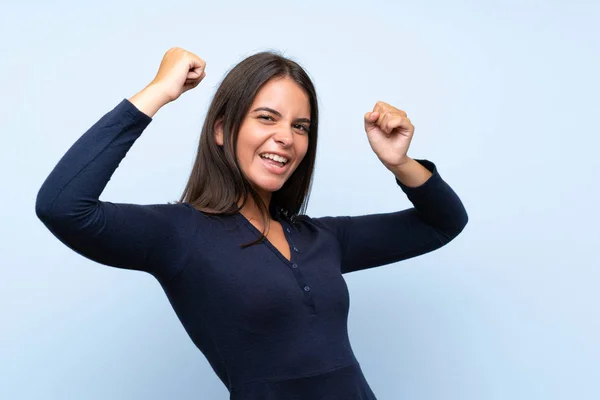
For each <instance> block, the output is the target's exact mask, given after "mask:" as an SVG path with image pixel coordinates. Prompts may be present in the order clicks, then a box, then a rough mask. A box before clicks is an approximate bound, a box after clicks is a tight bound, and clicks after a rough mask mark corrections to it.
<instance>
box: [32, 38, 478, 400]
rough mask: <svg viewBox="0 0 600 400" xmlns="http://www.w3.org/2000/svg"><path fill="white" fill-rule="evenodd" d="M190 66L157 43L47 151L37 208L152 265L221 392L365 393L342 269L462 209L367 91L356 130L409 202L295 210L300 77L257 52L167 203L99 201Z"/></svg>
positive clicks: (425, 246)
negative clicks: (371, 209) (55, 149)
mask: <svg viewBox="0 0 600 400" xmlns="http://www.w3.org/2000/svg"><path fill="white" fill-rule="evenodd" d="M205 66H206V64H205V62H204V61H203V60H202V59H200V58H199V57H198V56H196V55H195V54H193V53H190V52H188V51H186V50H184V49H181V48H173V49H170V50H169V51H167V52H166V54H165V55H164V58H163V60H162V62H161V64H160V67H159V70H158V73H157V75H156V77H155V78H154V79H153V81H152V82H151V83H150V84H149V85H148V86H146V87H145V88H144V89H143V90H142V91H140V92H139V93H137V94H136V95H134V96H133V97H131V98H129V99H123V100H122V101H121V102H120V103H119V104H118V105H117V106H116V107H115V108H114V109H113V110H111V111H110V112H108V113H107V114H105V115H104V116H103V117H102V118H101V119H100V120H99V121H97V122H96V123H95V124H94V125H93V126H92V127H91V128H90V129H89V130H88V131H87V132H85V133H84V134H83V136H81V137H80V138H79V140H77V141H76V142H75V144H73V146H72V147H71V148H70V149H69V150H68V151H67V153H66V154H65V155H64V156H63V157H62V159H61V160H60V161H59V163H58V164H57V165H56V167H55V168H54V170H53V171H52V172H51V173H50V175H49V176H48V178H47V179H46V181H45V182H44V184H43V185H42V187H41V189H40V191H39V193H38V197H37V202H36V213H37V215H38V217H39V218H40V219H41V220H42V221H43V223H44V224H45V225H46V226H47V227H48V229H49V230H50V231H51V232H52V233H53V234H54V235H55V236H56V237H57V238H58V239H59V240H60V241H62V242H63V243H64V244H65V245H67V246H69V247H70V248H71V249H72V250H74V251H76V252H78V253H79V254H81V255H83V256H85V257H87V258H89V259H91V260H94V261H96V262H98V263H102V264H105V265H109V266H113V267H118V268H127V269H135V270H140V271H145V272H148V273H150V274H152V275H153V276H154V277H156V279H157V280H158V282H159V283H160V284H161V286H162V288H163V289H164V291H165V293H166V294H167V297H168V299H169V301H170V302H171V304H172V306H173V308H174V310H175V312H176V313H177V315H178V317H179V319H180V320H181V322H182V324H183V326H184V327H185V329H186V331H187V332H188V334H189V335H190V337H191V339H192V340H193V341H194V343H195V344H196V346H197V347H198V348H199V349H200V350H201V351H202V353H203V354H204V355H205V357H206V358H207V360H208V361H209V363H210V365H211V366H212V368H213V369H214V371H215V372H216V374H217V375H218V377H219V378H220V379H221V381H222V382H223V383H224V384H225V385H226V386H227V389H228V390H229V392H230V394H231V397H230V398H231V399H243V400H250V399H257V400H258V399H261V400H265V399H278V400H279V399H307V400H309V399H310V400H318V399H330V400H331V399H340V400H341V399H344V400H346V399H348V400H349V399H375V395H374V394H373V392H372V390H371V389H370V387H369V385H368V384H367V382H366V380H365V378H364V376H363V373H362V371H361V368H360V366H359V363H358V361H357V360H356V358H355V356H354V354H353V351H352V348H351V345H350V343H349V340H348V332H347V317H348V307H349V297H348V290H347V287H346V284H345V281H344V278H343V277H342V274H344V273H349V272H352V271H358V270H364V269H367V268H373V267H376V266H381V265H386V264H390V263H395V262H398V261H401V260H404V259H407V258H410V257H415V256H418V255H421V254H424V253H427V252H430V251H432V250H435V249H437V248H440V247H442V246H444V245H445V244H446V243H448V242H450V241H451V240H452V239H453V238H454V237H456V236H457V235H458V234H459V233H460V232H461V231H462V230H463V228H464V226H465V224H466V223H467V214H466V211H465V209H464V207H463V205H462V203H461V201H460V199H459V198H458V196H457V195H456V194H455V192H454V191H453V190H452V189H451V188H450V186H448V184H447V183H446V182H445V181H444V180H442V178H441V177H440V175H439V173H438V171H437V168H436V166H435V165H434V164H433V163H432V162H431V161H428V160H415V159H412V158H410V157H409V156H408V155H407V151H408V148H409V144H410V141H411V138H412V136H413V132H414V127H413V125H412V123H411V121H410V120H409V119H408V117H407V115H406V113H405V112H403V111H402V110H399V109H397V108H395V107H393V106H391V105H389V104H386V103H383V102H378V103H377V104H375V106H374V108H373V111H371V112H367V113H366V114H365V115H364V128H365V131H366V134H367V136H368V140H369V143H370V145H371V148H372V150H373V151H374V152H375V153H376V154H377V156H378V158H379V159H380V160H381V162H382V163H383V165H384V166H385V167H386V168H387V169H388V170H389V171H390V172H392V174H393V176H394V178H395V184H397V185H398V187H399V188H400V189H401V190H402V191H403V192H404V193H405V194H406V195H407V196H408V198H409V200H410V201H411V202H412V204H413V205H414V207H413V208H410V209H405V210H400V211H397V212H392V213H381V214H373V215H362V216H336V217H322V218H311V217H309V216H307V215H304V210H305V209H306V204H307V201H308V196H309V192H310V186H311V182H312V173H313V167H314V163H315V155H316V149H317V132H318V108H317V97H316V94H315V89H314V87H313V84H312V82H311V80H310V79H309V77H308V75H307V74H306V72H305V71H304V70H303V69H302V68H301V67H300V66H299V65H298V64H297V63H295V62H293V61H291V60H289V59H287V58H284V57H282V56H280V55H277V54H274V53H270V52H262V53H258V54H255V55H252V56H250V57H248V58H246V59H245V60H243V61H242V62H240V63H239V64H238V65H237V66H235V67H234V68H233V69H232V70H231V71H230V72H229V73H228V74H227V75H226V76H225V78H224V79H223V81H222V83H221V84H220V86H219V88H218V90H217V92H216V93H215V96H214V98H213V100H212V102H211V104H210V107H209V110H208V114H207V117H206V120H205V122H204V126H203V128H202V133H201V137H200V144H199V148H198V153H197V158H196V161H195V164H194V167H193V170H192V172H191V176H190V178H189V181H188V183H187V186H186V187H185V191H184V193H183V195H182V197H181V199H180V200H179V201H177V202H176V203H174V204H152V205H137V204H124V203H112V202H108V201H101V200H99V196H100V194H101V193H102V191H103V190H104V188H105V186H106V184H107V183H108V181H109V180H110V178H111V176H112V174H113V173H114V171H115V170H116V168H117V167H118V166H119V163H120V162H121V160H122V159H123V158H124V157H125V155H126V154H127V152H128V150H129V149H130V148H131V146H132V145H133V143H134V142H135V141H136V140H137V139H138V138H139V137H140V135H141V134H142V132H143V131H144V129H145V128H146V127H147V126H148V124H149V123H150V122H151V121H152V117H153V116H154V114H155V113H156V112H157V111H158V110H159V109H160V108H161V107H162V106H164V105H165V104H167V103H169V102H172V101H174V100H176V99H177V98H178V97H179V96H180V95H181V94H182V93H184V92H185V91H187V90H190V89H192V88H194V87H196V86H197V85H198V84H199V83H200V81H202V79H203V78H204V77H205V75H206V72H205Z"/></svg>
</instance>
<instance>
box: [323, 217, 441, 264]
mask: <svg viewBox="0 0 600 400" xmlns="http://www.w3.org/2000/svg"><path fill="white" fill-rule="evenodd" d="M314 220H316V221H317V222H320V223H321V224H322V225H323V226H324V227H326V228H327V229H328V230H330V231H331V232H332V233H333V234H334V235H335V236H336V237H337V239H338V241H339V243H340V248H341V252H342V273H347V272H352V271H357V270H361V269H367V268H372V267H376V266H381V265H386V264H390V263H394V262H398V261H402V260H405V259H408V258H411V257H415V256H418V255H421V254H425V253H427V252H430V251H432V250H435V249H437V248H440V247H442V246H443V245H444V244H446V243H448V242H449V241H450V240H451V238H450V237H448V236H447V235H446V234H444V233H442V232H441V231H438V230H437V229H435V228H434V227H433V226H431V225H429V224H427V223H426V222H425V221H424V220H423V219H422V218H421V217H420V216H419V215H418V212H417V210H416V209H415V208H409V209H406V210H402V211H397V212H392V213H382V214H370V215H361V216H340V217H321V218H314Z"/></svg>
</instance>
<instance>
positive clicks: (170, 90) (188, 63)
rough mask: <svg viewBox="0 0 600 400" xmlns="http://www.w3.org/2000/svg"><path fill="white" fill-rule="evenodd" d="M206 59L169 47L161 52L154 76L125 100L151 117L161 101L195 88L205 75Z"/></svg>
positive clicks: (162, 103)
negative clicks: (160, 58) (162, 53)
mask: <svg viewBox="0 0 600 400" xmlns="http://www.w3.org/2000/svg"><path fill="white" fill-rule="evenodd" d="M205 69H206V62H204V60H202V59H201V58H200V57H198V56H197V55H195V54H194V53H190V52H189V51H186V50H184V49H182V48H179V47H173V48H171V49H169V50H167V52H166V53H165V55H164V57H163V59H162V61H161V63H160V67H159V68H158V72H157V73H156V77H154V79H153V80H152V82H150V83H149V84H148V85H147V86H146V87H145V88H144V89H142V90H141V91H140V92H139V93H137V94H136V95H135V96H132V97H131V98H129V101H130V102H131V103H132V104H133V105H134V106H136V107H137V108H138V109H139V110H140V111H142V112H143V113H145V114H146V115H148V116H149V117H153V116H154V114H156V112H157V111H158V110H159V109H160V108H161V107H162V106H164V105H165V104H167V103H170V102H172V101H173V100H176V99H177V98H179V96H181V94H182V93H184V92H187V91H188V90H190V89H193V88H195V87H196V86H198V84H199V83H200V82H201V81H202V79H204V77H205V76H206V72H205Z"/></svg>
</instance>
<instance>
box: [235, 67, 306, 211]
mask: <svg viewBox="0 0 600 400" xmlns="http://www.w3.org/2000/svg"><path fill="white" fill-rule="evenodd" d="M309 128H310V103H309V99H308V95H307V94H306V93H305V92H304V90H303V89H302V88H301V87H300V86H299V85H298V84H297V83H295V82H294V81H293V80H292V79H291V78H288V77H286V78H277V79H273V80H270V81H269V82H267V83H266V84H265V85H264V86H263V87H262V88H261V89H260V91H259V92H258V94H257V95H256V97H255V99H254V102H253V103H252V105H251V106H250V110H249V112H248V114H246V116H245V117H244V120H243V121H242V124H241V126H240V131H239V135H238V142H237V158H238V162H239V164H240V166H241V168H242V171H243V173H244V174H245V175H246V177H247V178H248V180H250V181H251V182H252V183H253V184H254V185H255V186H256V187H257V189H258V192H259V193H260V194H261V196H263V198H264V199H265V200H267V199H269V200H270V196H271V193H272V192H274V191H277V190H279V189H280V188H281V187H282V186H283V184H284V183H285V181H286V180H287V179H288V178H289V177H290V175H292V173H293V172H294V171H295V170H296V168H297V167H298V165H299V164H300V162H301V161H302V159H303V158H304V155H305V154H306V151H307V149H308V138H309V135H308V130H309ZM267 157H271V158H275V160H272V159H269V158H267ZM279 157H283V158H285V159H286V160H285V161H284V163H282V162H281V161H283V160H282V159H281V158H279Z"/></svg>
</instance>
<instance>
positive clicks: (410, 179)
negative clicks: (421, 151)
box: [390, 158, 432, 187]
mask: <svg viewBox="0 0 600 400" xmlns="http://www.w3.org/2000/svg"><path fill="white" fill-rule="evenodd" d="M390 171H392V173H393V174H394V175H395V176H396V178H397V179H398V180H399V181H400V182H401V183H402V184H404V185H406V186H408V187H418V186H421V185H422V184H424V183H425V182H427V180H428V179H429V178H430V177H431V175H432V174H431V172H430V171H429V170H428V169H427V168H425V167H424V166H422V165H421V164H419V163H418V162H417V161H415V160H414V159H412V158H409V159H408V161H406V162H405V163H404V164H402V165H400V166H399V167H394V168H391V169H390Z"/></svg>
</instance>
